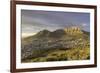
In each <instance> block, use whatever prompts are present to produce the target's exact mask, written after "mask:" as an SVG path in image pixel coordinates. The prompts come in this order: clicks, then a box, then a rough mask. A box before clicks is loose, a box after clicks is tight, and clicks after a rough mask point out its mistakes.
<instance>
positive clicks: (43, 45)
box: [21, 27, 90, 62]
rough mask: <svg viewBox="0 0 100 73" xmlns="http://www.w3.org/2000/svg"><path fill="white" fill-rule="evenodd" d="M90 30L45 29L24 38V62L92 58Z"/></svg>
mask: <svg viewBox="0 0 100 73" xmlns="http://www.w3.org/2000/svg"><path fill="white" fill-rule="evenodd" d="M89 41H90V38H89V32H86V31H83V30H81V29H80V28H78V27H70V28H66V29H58V30H56V31H53V32H50V31H49V30H43V31H40V32H38V33H37V34H36V35H34V36H30V37H27V38H24V39H22V49H21V61H22V62H47V61H68V60H87V59H90V42H89Z"/></svg>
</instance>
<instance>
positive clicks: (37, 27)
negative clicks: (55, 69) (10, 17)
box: [21, 10, 90, 33]
mask: <svg viewBox="0 0 100 73" xmlns="http://www.w3.org/2000/svg"><path fill="white" fill-rule="evenodd" d="M21 26H22V33H37V32H39V31H41V30H44V29H47V30H49V31H54V30H56V29H64V28H66V27H70V26H77V27H81V29H82V30H85V31H88V32H89V31H90V14H89V13H82V12H81V13H79V12H61V11H42V10H21Z"/></svg>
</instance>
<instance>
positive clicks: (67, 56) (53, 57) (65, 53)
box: [23, 48, 90, 62]
mask: <svg viewBox="0 0 100 73" xmlns="http://www.w3.org/2000/svg"><path fill="white" fill-rule="evenodd" d="M89 51H90V49H89V48H82V49H80V48H73V49H69V50H61V49H59V50H55V51H54V50H53V51H50V50H44V51H43V50H42V51H41V52H39V51H37V52H36V51H33V52H34V54H35V53H36V54H38V57H36V56H35V57H33V58H32V57H30V58H28V59H24V60H23V62H45V61H69V60H87V59H90V52H89ZM36 54H35V55H36ZM46 54H47V55H46Z"/></svg>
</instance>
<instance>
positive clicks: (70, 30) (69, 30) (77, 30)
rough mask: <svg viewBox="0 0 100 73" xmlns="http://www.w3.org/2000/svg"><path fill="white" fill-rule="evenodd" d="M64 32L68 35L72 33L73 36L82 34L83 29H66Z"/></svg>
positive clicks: (74, 27)
mask: <svg viewBox="0 0 100 73" xmlns="http://www.w3.org/2000/svg"><path fill="white" fill-rule="evenodd" d="M64 31H65V32H66V33H72V34H74V33H75V34H76V33H82V31H81V29H80V28H79V27H76V26H73V27H70V28H65V29H64Z"/></svg>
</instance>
